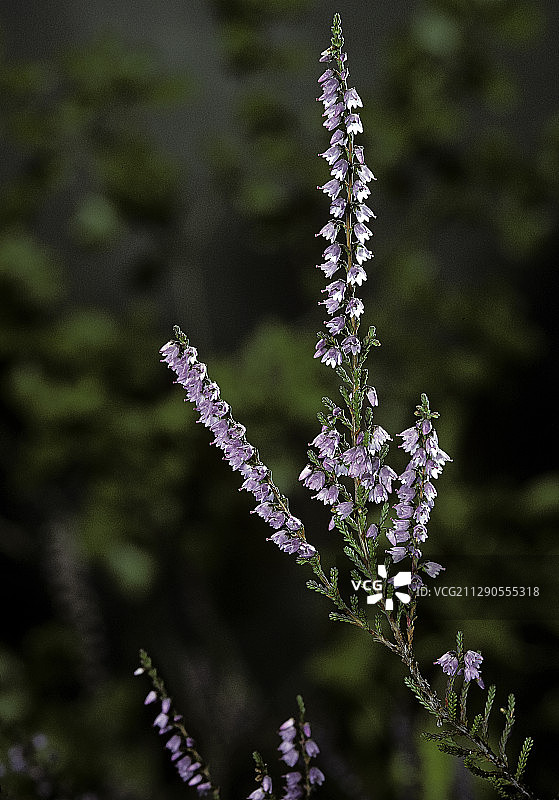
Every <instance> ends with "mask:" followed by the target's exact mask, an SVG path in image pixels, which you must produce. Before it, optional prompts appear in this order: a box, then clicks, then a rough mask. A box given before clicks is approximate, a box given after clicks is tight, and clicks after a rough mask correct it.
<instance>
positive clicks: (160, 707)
mask: <svg viewBox="0 0 559 800" xmlns="http://www.w3.org/2000/svg"><path fill="white" fill-rule="evenodd" d="M134 674H135V675H144V674H145V675H147V676H148V678H149V679H150V681H151V685H152V689H151V690H150V692H149V693H148V695H147V696H146V699H145V701H144V704H145V705H149V706H151V705H152V704H153V705H155V707H156V708H157V711H158V713H157V715H156V717H155V720H154V723H153V725H154V727H155V728H157V729H158V730H159V735H160V736H165V737H168V738H167V741H166V743H165V748H166V749H167V750H168V751H169V755H170V758H171V761H172V762H173V764H174V765H175V767H176V770H177V772H178V774H179V776H180V778H181V779H182V780H183V781H184V783H186V784H187V785H188V786H191V787H192V788H194V789H196V792H197V794H198V797H200V798H211V800H220V795H219V788H218V787H217V786H216V785H215V784H214V783H213V781H212V778H211V775H210V771H209V768H208V766H207V765H206V764H205V763H204V760H203V759H202V757H201V756H200V753H199V752H198V750H197V749H196V743H195V741H194V739H193V738H192V737H191V736H190V735H189V734H188V733H187V731H186V728H185V727H184V723H183V718H182V715H181V714H179V713H178V712H177V711H176V710H175V708H174V707H173V702H172V700H171V698H170V697H169V695H168V694H167V690H166V688H165V684H164V682H163V680H162V678H161V677H160V676H159V675H158V673H157V670H156V668H155V667H154V666H153V664H152V661H151V658H150V657H149V655H148V654H147V653H146V651H145V650H140V666H139V667H138V669H137V670H136V671H135V672H134Z"/></svg>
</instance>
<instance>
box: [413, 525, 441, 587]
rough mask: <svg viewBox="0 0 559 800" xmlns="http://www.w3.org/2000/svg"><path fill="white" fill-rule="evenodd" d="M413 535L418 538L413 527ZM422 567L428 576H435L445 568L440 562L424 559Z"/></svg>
mask: <svg viewBox="0 0 559 800" xmlns="http://www.w3.org/2000/svg"><path fill="white" fill-rule="evenodd" d="M414 536H415V538H416V539H417V538H418V537H417V535H416V529H415V528H414ZM423 569H424V570H425V572H426V573H427V575H429V577H430V578H436V577H437V576H438V574H439V573H440V572H441V570H444V569H445V567H443V566H442V565H441V564H437V562H436V561H426V562H425V564H423Z"/></svg>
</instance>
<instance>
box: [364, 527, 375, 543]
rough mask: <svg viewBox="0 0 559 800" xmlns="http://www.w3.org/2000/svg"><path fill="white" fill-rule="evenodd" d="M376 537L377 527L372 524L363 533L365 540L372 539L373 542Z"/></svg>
mask: <svg viewBox="0 0 559 800" xmlns="http://www.w3.org/2000/svg"><path fill="white" fill-rule="evenodd" d="M377 536H378V526H377V525H375V524H374V523H373V524H372V525H369V527H368V528H367V530H366V532H365V538H366V539H373V541H374V540H375V539H376V538H377Z"/></svg>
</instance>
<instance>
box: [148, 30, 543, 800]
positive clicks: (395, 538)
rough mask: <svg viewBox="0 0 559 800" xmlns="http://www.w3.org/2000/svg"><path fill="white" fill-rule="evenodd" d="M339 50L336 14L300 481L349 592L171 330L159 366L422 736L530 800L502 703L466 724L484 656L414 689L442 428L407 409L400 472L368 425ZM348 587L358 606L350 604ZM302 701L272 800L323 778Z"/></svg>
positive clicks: (357, 153)
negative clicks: (314, 373) (308, 419)
mask: <svg viewBox="0 0 559 800" xmlns="http://www.w3.org/2000/svg"><path fill="white" fill-rule="evenodd" d="M343 45H344V40H343V35H342V29H341V21H340V17H339V15H335V17H334V22H333V26H332V38H331V43H330V46H329V47H328V48H327V49H326V50H325V51H323V53H322V54H321V57H320V61H321V63H323V64H325V65H326V69H325V71H324V72H323V74H322V75H321V76H320V78H319V83H320V86H321V91H322V93H321V95H320V97H319V101H320V102H321V103H322V104H323V107H324V113H323V116H324V118H325V120H324V127H325V128H326V129H327V131H328V132H329V133H330V142H329V147H328V148H327V149H326V150H325V152H323V153H322V154H321V156H322V157H323V158H324V159H325V160H326V162H327V163H328V165H329V167H330V179H329V180H328V181H326V182H325V183H324V185H323V186H320V187H319V189H320V190H321V191H322V192H324V193H325V194H326V195H327V196H328V198H329V201H330V218H329V220H328V221H327V222H326V224H325V225H324V226H323V227H322V229H321V230H320V231H319V233H318V234H317V236H321V237H323V238H324V239H325V240H326V242H327V246H326V248H325V250H324V253H323V259H322V263H321V264H319V265H318V268H319V269H320V270H321V271H322V272H323V273H324V275H325V277H326V279H327V280H328V281H329V282H328V283H327V285H326V287H325V288H324V289H323V290H322V291H323V294H324V299H322V300H321V301H320V305H322V306H324V308H325V309H326V312H327V315H328V318H327V319H326V320H325V322H324V329H323V330H322V331H321V332H320V333H319V334H318V341H317V344H316V349H315V353H314V357H315V358H318V359H320V361H321V362H322V363H324V364H325V365H326V366H328V367H331V368H332V369H333V370H334V371H335V373H336V375H337V376H338V378H339V379H340V381H341V386H340V398H341V399H340V400H338V399H336V400H333V399H331V398H329V397H324V398H323V403H324V407H325V409H324V411H322V412H320V413H319V414H318V420H319V422H320V431H319V432H318V433H317V435H316V436H315V438H314V439H313V441H312V442H311V446H312V449H310V450H309V451H308V454H307V457H308V461H307V464H306V465H305V467H304V468H303V470H302V472H301V474H300V476H299V477H300V481H301V482H302V483H303V484H304V486H305V487H307V488H308V489H309V490H310V491H311V492H313V498H314V499H317V500H319V501H321V502H322V503H323V504H324V505H325V506H326V507H327V508H328V509H329V512H330V522H329V525H328V530H329V531H330V532H332V535H335V536H337V537H338V540H339V542H340V546H341V548H342V550H343V553H344V554H345V556H346V557H347V559H348V560H349V562H350V576H351V580H350V581H347V582H346V583H343V582H342V581H341V580H340V576H339V571H338V569H337V567H335V566H332V567H330V568H329V569H328V567H326V566H325V565H324V564H323V562H322V559H321V554H320V551H319V549H318V546H317V543H316V542H315V541H311V540H310V539H309V536H308V533H307V530H306V528H305V526H304V524H303V522H302V520H301V519H299V518H298V517H297V516H295V514H294V513H293V512H292V511H291V509H290V504H289V500H288V498H287V497H286V495H285V494H284V493H283V492H282V491H281V489H280V488H279V487H278V486H277V484H276V482H275V480H274V478H273V476H272V473H271V470H270V469H269V468H268V467H267V466H266V465H265V464H264V463H263V462H262V460H261V458H260V455H259V452H258V450H257V449H256V447H255V446H254V445H253V444H251V443H250V442H249V440H248V439H247V437H246V429H245V427H244V426H243V425H242V424H241V423H239V422H238V421H237V420H236V419H235V417H234V416H233V413H232V409H231V407H230V406H229V404H228V403H227V402H226V401H225V400H224V399H223V398H222V397H221V392H220V388H219V386H218V385H217V384H216V383H215V382H214V381H213V380H212V379H211V378H210V376H209V374H208V369H207V366H206V364H205V363H203V362H202V361H200V360H199V358H198V352H197V350H196V348H195V347H194V346H193V345H192V344H191V343H190V341H189V339H188V338H187V336H186V335H185V334H184V333H183V332H182V331H181V330H180V328H178V327H176V328H175V338H174V339H173V340H171V341H170V342H168V343H167V344H166V345H165V346H164V347H162V349H161V353H162V356H163V361H164V362H166V363H167V364H168V366H169V367H170V368H171V369H172V370H173V371H174V372H175V374H176V376H177V383H179V384H180V385H181V386H182V387H183V388H184V390H185V392H186V400H188V401H189V402H191V403H193V404H194V406H195V408H196V411H197V413H198V415H199V419H198V421H199V422H201V423H202V424H203V425H204V426H205V427H206V428H208V429H209V430H210V431H211V433H212V434H213V437H214V438H213V442H212V443H213V444H214V445H216V446H217V447H218V448H219V449H220V450H222V452H223V454H224V459H225V460H226V461H227V462H228V463H229V465H230V466H231V468H232V469H233V470H234V471H238V472H239V473H240V476H241V489H242V490H245V491H247V492H249V493H250V494H252V495H253V497H254V500H255V501H256V506H255V508H254V509H253V511H252V512H251V513H255V514H257V515H258V516H260V517H261V518H262V519H263V520H264V521H265V522H266V523H267V524H268V525H269V526H270V528H271V529H272V531H273V532H272V533H271V535H270V536H269V541H271V542H273V543H274V544H276V545H277V546H278V547H279V548H280V550H282V551H283V552H285V553H287V554H289V555H292V556H294V558H295V560H296V562H297V563H298V564H299V565H300V566H302V567H303V568H305V569H310V570H311V571H312V572H313V573H314V577H313V578H312V579H310V580H308V582H307V586H308V587H309V588H310V589H311V590H313V591H315V592H318V593H319V594H321V595H323V596H325V597H326V598H327V599H328V600H329V601H330V602H331V604H332V605H333V606H334V608H333V610H332V611H331V612H330V619H331V620H333V621H337V622H344V623H347V624H350V625H352V626H355V627H357V628H359V629H360V630H362V631H363V632H364V633H365V634H366V635H367V636H368V637H369V638H370V639H371V640H372V641H373V642H375V643H378V644H380V645H383V646H384V647H386V648H388V650H390V651H391V652H392V653H394V654H395V655H396V656H397V657H398V658H399V659H400V660H401V662H402V663H403V665H404V667H405V669H406V671H407V675H406V677H405V684H406V686H407V687H408V688H409V689H410V690H411V692H412V693H413V695H414V696H415V697H416V699H417V701H418V702H419V703H420V704H421V706H423V708H424V709H425V710H426V711H427V712H429V714H431V715H432V716H433V717H434V718H435V720H436V728H437V730H436V731H432V732H426V733H425V734H424V735H425V737H426V738H427V739H429V740H431V741H432V742H433V743H434V744H435V745H436V746H437V747H438V748H439V749H440V750H441V751H443V752H444V753H448V754H450V755H452V756H456V757H459V758H461V759H462V760H463V763H464V765H465V767H466V768H467V769H468V770H470V771H471V772H472V773H473V774H474V775H476V776H478V777H479V778H483V779H485V780H486V781H488V782H489V783H490V784H491V785H492V786H493V787H494V788H495V789H496V791H497V793H498V794H499V795H501V796H503V797H525V798H534V797H535V795H534V794H533V793H532V791H531V789H530V788H528V787H527V786H526V784H525V783H524V781H523V776H524V772H525V769H526V764H527V759H528V756H529V753H530V751H531V748H532V745H533V741H532V739H531V738H529V737H528V738H526V739H525V740H524V744H523V745H522V747H521V750H520V753H519V755H518V756H517V757H516V759H513V758H512V756H510V755H509V753H508V750H507V743H508V740H509V737H510V735H511V731H512V728H513V725H514V722H515V699H514V695H512V694H510V695H509V696H508V701H507V705H506V707H505V708H501V712H502V714H503V716H504V726H503V730H502V733H501V735H500V738H499V739H498V742H497V744H495V743H494V736H493V731H492V730H490V716H491V712H492V708H493V704H494V701H495V699H496V688H495V686H490V687H489V688H488V689H487V691H486V695H485V696H484V698H483V700H482V704H484V705H483V712H482V713H477V714H475V715H474V716H473V717H472V713H471V711H470V710H469V709H468V698H469V692H470V689H471V686H472V684H473V683H475V684H477V686H478V687H479V690H481V691H483V692H485V685H484V681H483V678H482V674H481V664H482V662H483V657H482V655H481V653H480V652H478V651H477V650H474V649H469V647H468V646H467V645H466V644H465V642H464V637H463V634H462V633H461V632H460V631H459V632H458V633H457V635H456V644H455V646H454V647H453V648H452V649H449V650H448V651H447V652H446V653H444V654H443V655H440V656H438V657H437V658H434V659H433V663H434V664H436V665H439V666H440V667H441V669H442V672H443V674H444V675H445V676H446V688H445V690H444V692H443V693H442V695H440V694H439V693H438V692H437V691H436V689H435V688H433V686H432V685H431V682H430V681H429V680H428V679H427V678H426V677H425V676H424V674H423V672H422V668H421V667H420V664H419V662H418V659H417V657H416V655H415V650H414V639H415V635H416V628H417V622H418V608H419V601H420V598H421V589H422V588H423V587H424V586H425V584H426V582H428V581H431V580H434V579H436V578H437V576H438V575H439V574H440V573H441V571H442V570H444V569H445V568H444V567H443V566H442V565H441V564H439V563H437V562H435V561H431V560H430V559H429V557H428V556H427V555H426V554H425V553H424V551H425V550H427V549H428V545H426V542H427V540H428V533H429V520H430V516H431V512H432V509H433V507H434V504H435V499H436V497H437V489H436V488H435V482H436V480H437V478H438V477H439V476H440V475H441V473H442V471H443V468H444V467H445V465H446V464H447V463H448V462H449V461H451V458H450V456H449V455H448V454H447V453H446V452H445V451H444V450H443V449H442V448H441V446H440V444H439V440H438V436H437V432H436V429H435V423H436V420H437V418H438V416H439V415H438V413H437V412H436V411H433V410H432V409H431V407H430V403H429V400H428V397H427V395H426V394H422V395H421V398H420V402H419V403H418V405H417V407H416V410H415V417H416V419H415V421H414V423H413V424H412V425H410V426H409V427H408V428H407V429H405V430H404V431H402V432H401V433H399V434H398V437H399V438H400V439H401V443H400V444H399V447H400V448H401V449H402V450H403V451H404V453H405V454H406V456H407V459H408V463H407V465H406V467H405V469H404V470H403V471H402V472H401V473H400V474H398V473H397V472H396V470H395V469H394V468H393V467H391V466H390V463H389V462H390V460H391V455H390V443H391V442H392V441H393V437H392V436H391V435H390V434H389V433H388V431H386V430H385V429H384V428H383V427H382V426H381V425H380V424H379V422H377V418H378V416H379V411H378V408H379V400H378V394H377V390H376V388H375V387H374V386H373V385H372V383H371V382H370V381H369V372H368V369H367V366H366V364H367V359H368V356H369V354H370V351H371V350H372V349H373V348H375V347H378V346H379V340H378V339H377V336H376V330H375V328H374V327H369V328H368V329H367V330H366V332H364V333H362V332H361V330H360V329H361V320H362V316H363V313H364V305H363V301H362V300H361V298H360V296H359V293H360V289H361V286H362V285H363V283H364V282H365V281H366V280H367V273H366V269H365V266H364V265H365V264H366V263H367V262H369V261H370V260H371V259H372V258H373V254H372V252H371V251H370V250H369V247H368V243H369V240H370V239H371V237H372V235H373V234H372V231H371V229H370V227H369V226H368V224H370V221H371V220H372V219H375V214H374V212H373V211H372V209H371V208H370V207H369V206H368V205H367V202H368V198H369V196H370V194H371V190H370V188H369V185H370V183H371V182H372V181H373V180H374V179H375V178H374V175H373V173H372V172H371V170H370V169H369V167H368V165H367V164H366V162H365V157H364V151H363V147H362V146H361V145H360V144H358V141H359V140H358V138H357V137H358V136H359V134H361V133H362V132H363V126H362V122H361V118H360V114H359V109H360V108H361V107H362V105H363V104H362V101H361V98H360V96H359V94H358V92H357V91H356V89H355V88H354V87H353V86H352V85H351V83H350V82H349V70H348V67H347V56H346V53H345V52H344V51H343ZM396 565H398V566H397V567H396ZM359 589H364V590H365V592H362V593H361V595H358V594H357V592H358V590H359ZM352 590H353V592H352ZM360 598H365V599H366V602H365V603H364V604H363V602H362V599H360ZM369 607H370V609H369ZM369 612H370V613H369ZM469 644H470V643H468V645H469ZM433 655H434V656H435V655H437V654H433ZM144 673H146V674H147V675H148V677H149V678H150V680H151V682H152V688H151V689H150V692H149V694H148V695H147V697H146V704H148V705H151V704H156V709H157V714H156V717H155V722H154V726H155V727H156V728H157V729H158V730H159V733H160V734H161V735H163V736H165V739H166V744H165V747H166V749H167V750H169V753H170V757H171V759H172V761H173V762H174V763H175V765H176V768H177V771H178V772H179V775H180V777H181V778H182V780H183V781H185V782H187V783H188V785H190V786H192V787H195V788H196V790H197V792H198V794H199V795H201V796H206V795H207V796H212V797H214V798H217V797H219V789H218V788H217V786H216V784H215V783H214V782H213V779H212V777H211V774H210V771H209V767H208V766H207V765H206V764H205V762H204V761H203V759H202V757H201V756H200V754H199V751H198V749H197V745H196V743H195V742H194V740H193V738H192V737H191V736H190V734H189V733H188V732H187V730H186V728H185V727H184V721H183V718H182V716H181V714H180V713H179V711H177V710H176V709H175V708H174V706H173V703H172V700H171V698H170V697H169V695H168V693H167V690H166V688H165V685H164V683H163V681H162V680H161V678H160V677H159V675H158V673H157V670H156V669H155V667H154V666H153V664H152V662H151V659H150V657H149V656H148V655H147V653H145V652H144V651H142V652H141V663H140V667H139V668H138V669H137V670H136V674H144ZM298 702H299V720H298V722H296V721H295V719H294V718H291V719H289V720H287V721H286V722H285V723H284V724H283V725H281V727H280V728H279V735H280V738H281V744H280V746H279V748H278V750H279V752H280V758H281V760H282V761H283V762H284V764H286V765H287V766H288V767H289V768H291V769H293V771H292V772H289V773H287V774H286V775H285V776H284V779H285V787H284V789H283V793H282V795H281V796H282V797H284V798H288V799H289V800H292V799H293V800H295V798H299V797H308V796H309V795H310V793H311V791H312V790H313V789H314V788H315V787H316V786H318V785H320V784H322V782H323V780H324V774H323V773H322V771H321V769H319V768H318V767H314V766H310V761H311V759H312V758H314V757H315V756H317V755H318V754H319V747H318V745H317V744H316V743H315V742H314V740H313V739H312V738H311V732H310V727H309V725H308V723H307V721H306V719H305V708H304V704H303V702H302V700H301V699H300V698H298ZM254 757H255V762H256V776H257V781H258V784H259V785H258V788H257V789H256V790H255V791H254V792H253V793H252V794H251V795H250V798H251V800H263V798H265V797H266V796H270V797H271V796H274V795H273V788H272V779H271V777H270V776H269V775H268V771H267V766H266V764H265V762H264V761H263V759H262V757H261V756H260V755H259V754H255V756H254ZM509 759H510V760H509ZM324 766H325V767H326V772H327V765H324Z"/></svg>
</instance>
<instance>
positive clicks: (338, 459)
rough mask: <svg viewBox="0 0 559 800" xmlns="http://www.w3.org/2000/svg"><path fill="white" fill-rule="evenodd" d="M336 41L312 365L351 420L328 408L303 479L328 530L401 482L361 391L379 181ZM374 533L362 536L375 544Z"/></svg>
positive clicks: (329, 73)
mask: <svg viewBox="0 0 559 800" xmlns="http://www.w3.org/2000/svg"><path fill="white" fill-rule="evenodd" d="M332 34H333V35H332V44H331V46H330V47H329V48H328V50H325V51H324V52H323V53H322V55H321V58H320V61H321V62H326V63H328V68H327V69H326V71H325V72H324V73H323V74H322V75H321V76H320V78H319V83H320V84H321V87H322V95H321V96H320V97H319V98H318V99H319V100H320V101H321V102H322V103H323V105H324V117H325V122H324V125H325V127H326V128H327V129H328V130H329V131H331V132H332V136H331V139H330V147H329V148H328V149H327V150H326V151H325V152H324V153H322V154H321V155H322V156H323V157H324V158H325V159H326V161H327V162H328V164H329V165H330V170H331V176H332V177H331V180H329V181H327V183H325V184H324V186H321V187H318V188H319V189H322V191H323V192H325V194H327V195H328V197H329V198H330V200H331V205H330V216H331V219H330V220H329V221H328V222H327V224H326V225H325V226H324V227H323V228H322V230H321V231H320V233H319V234H317V235H321V236H324V237H325V239H326V240H327V242H328V246H327V247H326V249H325V250H324V254H323V263H321V264H319V265H318V268H319V269H321V270H322V271H323V272H324V274H325V275H326V277H327V278H328V279H330V278H334V276H336V277H335V280H333V281H332V282H331V283H329V284H328V285H327V286H326V289H324V290H323V292H324V293H325V294H326V297H325V299H324V300H323V301H321V305H324V306H325V308H326V310H327V312H328V314H329V317H330V318H329V319H328V320H326V321H325V323H324V324H325V328H326V331H323V332H322V334H319V337H320V338H319V340H318V343H317V345H316V352H315V358H320V360H321V361H322V362H323V363H325V364H326V365H328V366H331V367H333V368H334V369H339V368H342V367H343V368H345V371H344V372H343V373H341V374H342V375H344V376H345V377H344V380H346V378H347V380H346V383H348V384H349V386H350V392H349V393H347V394H345V395H344V398H345V399H346V403H347V405H348V408H349V410H350V414H351V417H352V419H351V422H349V421H348V420H347V419H346V417H345V416H344V413H343V412H342V410H341V409H340V408H338V407H337V406H334V404H332V405H331V409H330V411H331V413H330V415H329V416H328V418H327V419H323V425H322V429H321V431H320V433H319V434H318V435H317V436H316V437H315V439H314V440H313V441H312V442H311V444H312V445H313V446H314V447H315V448H316V450H317V456H318V458H316V459H312V462H313V463H312V464H307V465H306V467H305V468H304V469H303V471H302V472H301V474H300V476H299V480H301V481H302V482H303V483H304V485H305V486H307V488H309V489H310V490H311V491H314V492H315V495H314V498H315V499H317V500H321V501H322V502H323V503H324V504H325V505H327V506H331V507H332V519H331V521H330V529H332V528H333V527H334V526H335V525H336V524H337V523H338V522H342V521H343V520H345V519H347V518H348V517H349V516H350V515H353V516H354V517H355V516H356V513H357V508H356V506H357V504H358V505H359V506H360V507H361V506H362V505H364V503H366V502H372V503H384V502H386V501H387V499H388V495H389V494H390V492H391V489H392V481H393V480H394V478H395V477H396V473H395V472H394V471H393V470H392V469H391V468H390V467H388V466H384V465H383V462H382V456H381V451H382V450H383V448H384V445H385V444H386V442H388V441H389V440H390V436H389V435H388V433H387V432H386V431H385V430H384V428H382V427H381V426H380V425H373V424H372V418H373V414H372V409H373V408H374V407H376V406H377V405H378V400H377V394H376V390H375V389H374V388H373V387H370V386H365V387H363V388H362V386H361V374H362V373H361V366H362V363H363V362H364V359H365V357H366V354H367V351H368V349H369V348H370V347H371V345H372V344H378V342H376V340H375V339H374V329H371V331H370V332H369V334H368V335H367V337H365V339H363V340H361V339H360V338H359V336H358V331H359V324H360V317H361V315H362V313H363V302H362V301H361V300H360V299H359V298H358V297H357V296H356V288H357V287H359V286H361V285H362V283H363V282H364V281H365V280H366V279H367V274H366V272H365V269H364V267H363V263H364V262H366V261H368V260H369V259H370V258H372V253H371V252H370V251H369V250H368V249H367V246H366V242H367V241H368V240H369V239H370V237H371V236H372V232H371V230H370V229H369V228H368V227H367V225H366V224H365V223H366V222H368V221H369V219H370V218H371V217H374V214H373V212H372V211H371V209H370V208H369V207H368V206H366V205H364V203H363V201H364V200H365V199H366V198H367V197H368V196H369V194H370V190H369V188H368V183H369V182H370V181H371V180H373V179H374V176H373V173H372V172H371V171H370V169H369V168H368V166H367V165H366V164H365V160H364V155H363V148H362V147H360V146H358V145H356V144H355V142H354V137H355V135H356V134H357V133H361V132H362V131H363V127H362V124H361V119H360V117H359V114H358V113H356V112H355V109H357V108H360V107H361V106H362V105H363V104H362V102H361V98H360V97H359V95H358V93H357V91H356V89H354V88H353V87H348V83H347V81H348V77H349V73H348V69H347V66H346V60H347V59H346V54H345V53H343V52H342V46H343V38H342V35H341V26H340V21H339V18H338V17H337V16H336V17H335V19H334V26H333V28H332ZM336 273H338V274H337V275H336ZM348 375H349V377H348ZM365 397H367V399H368V401H369V404H370V407H369V408H368V411H367V413H368V424H367V426H366V430H362V429H361V425H360V419H361V410H362V405H363V401H364V398H365ZM338 423H341V424H342V425H345V426H346V427H350V428H351V437H350V439H349V441H348V440H347V439H346V438H345V437H344V436H343V435H342V434H341V433H340V432H339V430H338V428H337V425H338ZM343 477H348V478H350V479H352V481H353V483H354V486H355V487H356V491H355V497H354V499H352V497H351V495H350V494H349V492H348V491H347V489H346V488H345V487H344V485H343V483H342V481H341V478H343ZM357 487H359V501H357ZM361 524H362V523H361V522H360V523H359V526H360V527H361ZM373 528H374V526H371V527H370V528H369V530H368V531H367V532H364V531H362V534H363V535H365V536H367V535H368V536H369V538H371V537H372V536H373V534H374V531H373Z"/></svg>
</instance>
